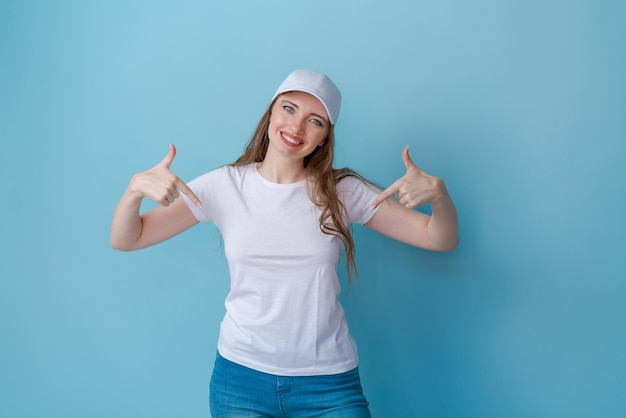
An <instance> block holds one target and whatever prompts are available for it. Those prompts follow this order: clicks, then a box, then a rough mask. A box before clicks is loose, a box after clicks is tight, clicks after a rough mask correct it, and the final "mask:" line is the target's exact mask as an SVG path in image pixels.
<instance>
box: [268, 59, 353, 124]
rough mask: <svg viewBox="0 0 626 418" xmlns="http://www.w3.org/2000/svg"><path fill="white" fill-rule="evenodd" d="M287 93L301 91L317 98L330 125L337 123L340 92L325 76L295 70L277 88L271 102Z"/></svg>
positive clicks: (308, 71) (313, 72)
mask: <svg viewBox="0 0 626 418" xmlns="http://www.w3.org/2000/svg"><path fill="white" fill-rule="evenodd" d="M288 91H303V92H305V93H309V94H311V95H313V96H315V97H317V98H318V99H319V101H320V102H322V104H323V105H324V107H325V108H326V112H328V117H329V119H330V123H331V124H332V125H334V124H335V123H336V122H337V118H338V117H339V109H340V108H341V92H340V91H339V89H338V88H337V86H336V85H335V83H333V82H332V80H331V79H330V78H328V76H327V75H325V74H322V73H318V72H317V71H311V70H295V71H294V72H292V73H291V74H289V75H288V76H287V78H286V79H285V81H283V82H282V83H281V84H280V86H278V90H276V93H274V97H272V100H274V99H275V98H276V97H277V96H278V95H279V94H282V93H286V92H288Z"/></svg>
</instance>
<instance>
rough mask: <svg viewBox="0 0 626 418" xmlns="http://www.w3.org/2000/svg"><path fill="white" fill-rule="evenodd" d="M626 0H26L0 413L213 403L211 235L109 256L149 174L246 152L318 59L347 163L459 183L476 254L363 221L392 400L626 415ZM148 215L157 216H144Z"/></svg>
mask: <svg viewBox="0 0 626 418" xmlns="http://www.w3.org/2000/svg"><path fill="white" fill-rule="evenodd" d="M625 21H626V6H625V3H624V2H623V1H610V0H604V1H599V0H581V1H577V2H566V1H537V0H533V1H526V2H514V1H488V0H476V1H472V2H461V1H446V0H444V1H438V2H427V1H397V0H394V1H385V2H382V1H381V2H370V1H343V2H335V1H325V0H321V1H318V2H314V3H311V2H282V1H262V2H261V1H259V2H253V1H249V2H243V1H231V2H226V1H219V2H218V1H199V0H198V1H182V2H166V1H145V2H140V1H130V2H129V1H121V0H118V1H107V2H96V1H78V0H77V1H39V2H37V1H18V0H8V1H7V0H4V1H3V2H2V3H1V4H0V52H1V55H0V137H1V139H2V163H1V164H0V171H1V173H0V174H1V179H2V181H1V182H0V196H1V207H0V211H1V212H0V219H1V230H0V237H1V238H0V239H1V240H2V250H1V251H0V262H1V266H2V267H1V273H0V274H1V276H2V279H1V281H0V332H1V334H0V416H3V417H7V418H14V417H15V418H17V417H63V418H73V417H94V418H97V417H103V418H104V417H107V418H109V417H153V418H157V417H207V416H209V413H208V382H209V377H210V373H211V369H212V362H213V359H214V355H215V344H216V340H217V334H218V326H219V322H220V320H221V317H222V315H223V312H224V308H223V298H224V296H225V294H226V292H227V286H228V280H227V268H226V263H225V260H224V255H223V250H222V246H221V244H220V238H219V235H218V233H217V231H216V230H215V228H214V227H213V226H211V225H201V226H199V227H196V228H194V229H192V230H191V231H189V232H187V233H185V234H183V235H180V236H178V237H176V238H174V239H172V240H171V241H168V242H166V243H164V244H162V245H160V246H156V247H154V248H150V249H147V250H144V251H140V252H135V253H120V252H116V251H113V250H111V249H110V248H109V243H108V237H109V227H110V219H111V215H112V213H113V210H114V207H115V205H116V203H117V200H118V198H119V197H120V195H121V194H122V192H123V190H124V189H125V187H126V185H127V183H128V181H129V179H130V177H131V176H132V174H133V173H135V172H137V171H141V170H144V169H147V168H149V167H151V166H153V165H154V164H156V163H157V162H159V161H160V160H161V159H162V158H163V157H164V156H165V154H166V153H167V150H168V144H169V143H170V142H174V143H175V144H176V145H177V147H178V156H177V158H176V160H175V161H174V164H173V166H172V168H173V170H174V171H175V172H176V173H177V174H178V175H179V176H180V177H182V178H183V179H185V180H190V179H192V178H193V177H195V176H197V175H199V174H201V173H204V172H205V171H208V170H210V169H212V168H214V167H217V166H219V165H222V164H225V163H227V162H230V161H233V160H234V159H235V158H236V157H237V156H238V155H239V153H240V152H241V150H242V149H243V145H244V144H245V142H246V141H247V139H248V138H249V136H250V134H251V132H252V130H253V128H254V126H255V124H256V122H257V121H258V119H259V117H260V116H261V114H262V112H263V110H264V109H265V107H266V105H267V103H268V100H269V98H270V97H271V95H272V94H273V92H274V89H275V88H276V86H277V85H278V84H279V82H280V81H281V80H282V79H283V78H284V77H285V76H286V74H287V73H288V72H290V71H291V70H293V69H295V68H313V69H317V70H320V71H324V72H326V73H328V74H329V75H331V77H332V78H333V79H334V80H335V81H336V83H337V84H338V85H339V86H340V87H341V89H342V92H343V94H344V103H343V112H342V115H341V117H340V120H339V124H338V125H337V138H338V143H337V161H336V165H337V166H344V165H348V166H350V167H353V168H355V169H357V170H359V171H361V172H362V173H363V174H364V175H366V176H367V177H368V178H370V179H371V180H373V181H375V182H377V183H379V184H382V185H388V184H391V182H393V181H394V180H395V179H396V178H397V177H399V176H401V175H402V174H403V172H404V167H403V165H402V161H401V159H400V153H401V151H402V148H403V147H404V146H405V145H407V144H409V145H410V147H411V155H412V157H413V159H414V161H415V162H416V163H417V164H418V165H419V166H421V167H422V168H423V169H424V170H426V171H427V172H429V173H431V174H434V175H437V176H440V177H442V178H443V179H444V180H445V181H446V183H447V185H448V188H449V190H450V192H451V194H452V196H453V198H454V200H455V202H456V205H457V208H458V211H459V216H460V222H461V224H460V225H461V226H460V233H461V245H460V247H459V248H458V249H457V250H456V251H454V252H452V253H446V254H437V253H429V252H425V251H421V250H417V249H414V248H410V247H408V246H405V245H403V244H399V243H396V242H392V241H390V240H388V239H386V238H384V237H381V236H378V235H376V234H375V233H373V232H371V231H369V230H367V229H365V228H363V227H357V228H356V229H355V236H356V240H357V262H358V265H359V271H360V276H359V281H358V284H356V285H353V286H352V287H348V286H347V283H346V277H345V274H344V270H343V268H342V269H341V272H342V281H343V283H344V285H345V287H344V290H345V292H344V294H343V296H342V300H343V302H344V304H345V307H346V310H347V315H348V319H349V322H350V325H351V329H352V331H353V334H354V336H355V338H356V340H357V342H358V344H359V350H360V355H361V373H362V378H363V385H364V388H365V390H366V394H367V395H368V397H369V400H370V402H371V409H372V412H373V414H374V416H376V417H418V416H419V417H618V416H623V414H624V411H625V410H626V356H625V355H624V353H625V352H626V331H625V325H624V322H625V321H624V320H625V319H626V303H625V300H626V282H625V279H626V274H625V273H626V262H625V261H624V260H625V258H626V257H624V255H625V253H626V251H625V250H626V240H625V238H624V237H625V236H626V221H625V220H624V205H625V203H626V186H625V185H626V182H625V179H626V177H625V176H624V174H623V168H624V164H623V159H624V157H625V156H626V155H625V154H626V146H625V145H624V142H625V140H626V117H625V116H626V77H625V76H624V75H625V74H626V48H625V47H624V39H626V29H625V27H626V26H625V25H624V22H625ZM147 207H148V205H147V206H146V208H147Z"/></svg>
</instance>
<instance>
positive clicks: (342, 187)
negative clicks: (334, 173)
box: [337, 176, 380, 224]
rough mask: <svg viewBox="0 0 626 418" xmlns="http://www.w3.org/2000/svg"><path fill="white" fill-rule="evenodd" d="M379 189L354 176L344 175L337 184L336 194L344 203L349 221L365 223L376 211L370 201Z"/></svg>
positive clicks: (372, 200)
mask: <svg viewBox="0 0 626 418" xmlns="http://www.w3.org/2000/svg"><path fill="white" fill-rule="evenodd" d="M379 194H380V190H379V189H378V188H377V187H376V186H374V185H372V184H370V183H367V182H366V181H364V180H361V179H360V178H358V177H355V176H348V177H344V178H343V179H342V180H341V181H340V182H339V184H338V185H337V195H338V196H339V199H340V200H341V202H342V203H343V205H344V208H345V210H346V214H347V216H348V221H349V222H350V223H357V224H365V223H367V221H369V220H370V219H371V218H372V216H374V214H375V213H376V212H377V211H378V208H379V207H380V206H378V207H376V208H372V203H373V202H374V200H376V197H377V196H378V195H379Z"/></svg>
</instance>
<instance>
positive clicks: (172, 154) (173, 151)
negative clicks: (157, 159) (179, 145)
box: [161, 144, 176, 168]
mask: <svg viewBox="0 0 626 418" xmlns="http://www.w3.org/2000/svg"><path fill="white" fill-rule="evenodd" d="M174 157H176V147H175V146H174V144H170V151H169V152H168V153H167V155H166V156H165V158H163V161H161V164H163V165H164V166H165V167H167V168H170V165H172V161H174Z"/></svg>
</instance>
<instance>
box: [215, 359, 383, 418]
mask: <svg viewBox="0 0 626 418" xmlns="http://www.w3.org/2000/svg"><path fill="white" fill-rule="evenodd" d="M210 400H211V416H212V418H234V417H258V418H261V417H263V418H269V417H276V418H296V417H297V418H304V417H325V418H370V417H371V414H370V411H369V409H368V403H367V400H366V399H365V396H364V395H363V390H362V389H361V381H360V378H359V371H358V369H353V370H350V371H348V372H345V373H339V374H334V375H322V376H293V377H291V376H276V375H273V374H268V373H263V372H259V371H256V370H253V369H250V368H248V367H245V366H242V365H240V364H237V363H233V362H232V361H230V360H227V359H225V358H224V357H222V356H221V355H220V354H219V353H218V354H217V357H216V359H215V366H214V368H213V376H212V377H211V393H210Z"/></svg>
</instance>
